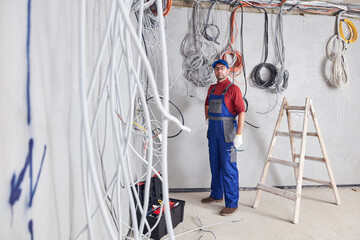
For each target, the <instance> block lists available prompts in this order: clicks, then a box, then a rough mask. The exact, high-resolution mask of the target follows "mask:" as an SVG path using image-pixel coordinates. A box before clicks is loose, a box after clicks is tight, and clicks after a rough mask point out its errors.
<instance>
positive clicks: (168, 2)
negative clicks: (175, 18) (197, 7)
mask: <svg viewBox="0 0 360 240" xmlns="http://www.w3.org/2000/svg"><path fill="white" fill-rule="evenodd" d="M171 5H172V0H166V5H165V8H164V9H163V15H164V17H165V16H166V15H168V14H169V12H170V10H171ZM150 10H151V12H152V13H153V14H154V15H155V16H157V9H156V3H154V4H153V5H151V6H150Z"/></svg>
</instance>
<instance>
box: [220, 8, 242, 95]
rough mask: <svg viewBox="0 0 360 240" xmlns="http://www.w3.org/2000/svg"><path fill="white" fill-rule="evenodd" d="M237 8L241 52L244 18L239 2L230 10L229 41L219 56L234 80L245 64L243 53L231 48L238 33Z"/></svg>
mask: <svg viewBox="0 0 360 240" xmlns="http://www.w3.org/2000/svg"><path fill="white" fill-rule="evenodd" d="M239 8H241V28H240V35H241V36H240V38H241V39H240V45H241V51H242V52H243V39H242V36H243V34H242V30H243V22H244V19H243V6H242V5H241V4H240V6H238V7H236V8H235V9H234V11H233V12H232V14H231V16H230V43H229V46H228V48H227V49H226V50H225V51H224V52H223V53H222V54H221V58H222V59H224V60H226V61H227V62H228V64H229V70H230V76H232V77H233V79H234V80H235V77H237V76H239V75H240V74H241V73H242V72H243V70H244V66H245V62H244V60H243V54H242V53H241V52H240V51H237V50H235V49H234V48H233V44H234V42H235V39H236V37H237V34H238V28H237V25H236V21H235V14H236V11H237V10H238V9H239ZM234 29H235V30H236V32H235V34H234ZM244 78H245V81H246V74H245V73H244ZM245 94H246V93H245ZM245 94H244V95H245Z"/></svg>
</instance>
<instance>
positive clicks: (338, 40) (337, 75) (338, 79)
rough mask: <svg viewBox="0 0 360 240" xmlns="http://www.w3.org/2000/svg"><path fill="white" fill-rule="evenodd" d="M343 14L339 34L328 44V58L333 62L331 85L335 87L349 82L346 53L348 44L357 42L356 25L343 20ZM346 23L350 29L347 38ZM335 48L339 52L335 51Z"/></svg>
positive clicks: (339, 16) (339, 21)
mask: <svg viewBox="0 0 360 240" xmlns="http://www.w3.org/2000/svg"><path fill="white" fill-rule="evenodd" d="M341 14H342V12H340V13H339V15H338V16H337V34H335V35H334V36H332V37H331V38H329V40H328V42H327V43H326V56H327V58H328V59H329V61H331V66H330V69H331V70H330V79H329V84H330V85H331V86H333V87H344V86H346V85H347V84H348V81H349V67H348V65H347V62H346V57H345V53H346V50H347V44H349V43H353V42H355V41H356V40H357V30H356V28H355V25H354V24H353V23H352V22H351V21H350V20H348V19H341ZM343 22H345V24H346V26H347V27H348V28H349V32H350V34H349V36H347V37H345V36H344V33H343V29H342V25H341V24H342V23H343ZM335 46H337V50H335V51H334V49H335Z"/></svg>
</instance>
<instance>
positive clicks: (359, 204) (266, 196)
mask: <svg viewBox="0 0 360 240" xmlns="http://www.w3.org/2000/svg"><path fill="white" fill-rule="evenodd" d="M355 190H357V191H355ZM255 193H256V191H241V192H240V200H239V211H238V212H237V213H235V214H234V215H233V216H230V217H223V216H220V215H219V212H220V211H221V209H222V208H223V207H224V203H214V204H202V203H200V200H201V199H202V198H204V197H207V196H208V195H209V193H208V192H196V193H171V194H170V197H172V198H176V199H181V200H185V201H186V203H185V214H184V221H183V222H182V223H180V224H179V225H178V226H177V227H176V228H175V234H180V233H183V232H186V231H188V230H192V229H194V228H198V227H200V226H201V224H200V222H199V220H198V217H197V216H199V217H200V219H201V221H202V223H203V225H204V226H207V225H211V224H216V223H221V222H224V221H228V222H227V223H225V224H218V225H215V226H212V227H210V228H206V230H210V231H212V232H213V233H214V234H215V235H216V237H217V238H215V237H214V235H213V234H212V233H210V232H204V231H200V230H197V231H194V232H191V233H188V234H186V235H182V236H178V237H176V239H177V240H189V239H196V240H198V239H199V238H200V237H201V235H203V237H201V239H202V240H212V239H218V240H237V239H251V240H252V239H261V240H264V239H286V240H288V239H291V240H296V239H301V240H303V239H316V240H330V239H335V240H337V239H339V240H347V239H349V240H357V239H360V188H359V187H356V188H350V187H349V188H339V194H340V198H341V202H342V203H341V205H339V206H338V205H336V204H335V197H334V195H333V192H332V190H331V189H330V188H304V189H303V194H302V200H301V207H300V208H301V209H300V219H299V223H298V224H293V223H292V219H293V209H294V202H293V201H291V200H288V199H285V198H282V197H279V196H276V195H273V194H270V193H266V192H263V194H262V197H261V201H260V205H259V207H258V208H257V209H254V208H252V205H253V201H254V199H255ZM238 219H241V221H240V222H231V221H232V220H238ZM166 237H167V236H164V237H163V238H162V239H166Z"/></svg>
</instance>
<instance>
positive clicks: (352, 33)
mask: <svg viewBox="0 0 360 240" xmlns="http://www.w3.org/2000/svg"><path fill="white" fill-rule="evenodd" d="M342 22H345V23H346V26H347V27H348V28H349V32H350V37H349V39H347V38H346V37H345V36H344V32H343V29H342V24H341V23H342ZM339 30H340V36H341V38H342V39H344V41H345V42H347V43H353V42H355V41H356V40H357V37H358V33H357V30H356V27H355V25H354V24H353V23H352V22H351V21H350V20H349V19H346V18H344V19H341V21H340V23H339Z"/></svg>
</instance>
